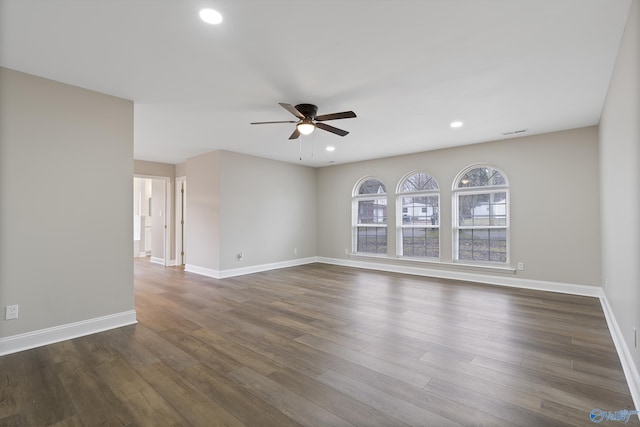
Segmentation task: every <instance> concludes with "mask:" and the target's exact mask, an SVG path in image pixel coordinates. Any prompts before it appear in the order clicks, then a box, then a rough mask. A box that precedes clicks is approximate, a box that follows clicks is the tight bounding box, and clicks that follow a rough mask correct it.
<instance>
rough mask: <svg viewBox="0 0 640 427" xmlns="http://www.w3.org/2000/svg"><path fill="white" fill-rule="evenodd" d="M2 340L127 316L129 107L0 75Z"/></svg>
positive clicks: (31, 78) (46, 82)
mask: <svg viewBox="0 0 640 427" xmlns="http://www.w3.org/2000/svg"><path fill="white" fill-rule="evenodd" d="M0 93H1V94H2V96H1V98H0V201H1V202H0V203H2V206H1V209H0V306H1V307H2V309H3V310H4V306H5V305H7V304H19V306H20V318H19V319H17V320H11V321H5V320H4V315H3V316H2V319H1V320H0V337H8V336H13V335H17V334H21V333H26V332H31V331H36V330H40V329H45V328H49V327H53V326H58V325H63V324H68V323H72V322H78V321H82V320H88V319H92V318H96V317H100V316H105V315H110V314H115V313H122V312H125V311H129V310H132V309H133V266H132V261H131V260H132V255H133V254H132V244H131V236H132V234H133V231H132V216H131V215H132V211H133V189H132V179H131V177H132V175H133V160H132V159H133V103H132V102H130V101H127V100H124V99H120V98H114V97H111V96H107V95H103V94H99V93H96V92H92V91H88V90H84V89H80V88H77V87H73V86H68V85H65V84H62V83H57V82H54V81H51V80H46V79H42V78H39V77H35V76H31V75H28V74H24V73H20V72H16V71H13V70H8V69H4V68H0Z"/></svg>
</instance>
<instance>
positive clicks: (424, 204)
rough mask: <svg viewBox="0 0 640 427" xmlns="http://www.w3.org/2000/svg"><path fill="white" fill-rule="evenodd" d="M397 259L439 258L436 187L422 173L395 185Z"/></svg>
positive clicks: (412, 174) (437, 193)
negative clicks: (402, 257) (396, 195)
mask: <svg viewBox="0 0 640 427" xmlns="http://www.w3.org/2000/svg"><path fill="white" fill-rule="evenodd" d="M397 194H398V197H397V200H396V207H397V215H396V221H397V228H398V233H397V238H398V244H397V248H398V255H399V256H406V257H429V258H438V257H440V187H439V186H438V182H437V181H436V180H435V179H434V178H433V177H432V176H431V175H429V174H427V173H424V172H412V173H411V174H409V175H407V176H406V177H405V178H404V179H403V180H402V181H400V184H399V185H398V191H397Z"/></svg>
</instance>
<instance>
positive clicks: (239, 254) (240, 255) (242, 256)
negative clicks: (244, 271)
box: [238, 252, 244, 261]
mask: <svg viewBox="0 0 640 427" xmlns="http://www.w3.org/2000/svg"><path fill="white" fill-rule="evenodd" d="M242 258H244V254H243V253H242V252H238V261H242Z"/></svg>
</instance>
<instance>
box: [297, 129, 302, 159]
mask: <svg viewBox="0 0 640 427" xmlns="http://www.w3.org/2000/svg"><path fill="white" fill-rule="evenodd" d="M298 145H299V147H300V161H302V135H300V136H299V137H298Z"/></svg>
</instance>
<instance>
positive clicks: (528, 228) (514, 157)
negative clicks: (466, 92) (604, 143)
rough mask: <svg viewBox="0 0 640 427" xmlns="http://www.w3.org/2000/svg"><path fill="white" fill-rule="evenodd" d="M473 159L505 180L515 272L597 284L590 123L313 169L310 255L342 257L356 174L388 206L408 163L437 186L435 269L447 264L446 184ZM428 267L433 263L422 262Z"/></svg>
mask: <svg viewBox="0 0 640 427" xmlns="http://www.w3.org/2000/svg"><path fill="white" fill-rule="evenodd" d="M474 163H488V164H491V165H494V166H496V167H497V168H499V169H501V170H502V171H503V172H504V173H505V174H506V175H507V177H508V179H509V181H510V184H511V233H510V235H511V264H512V266H515V265H516V263H517V262H524V263H525V270H524V271H518V272H517V275H518V277H520V278H524V279H533V280H541V281H551V282H561V283H570V284H580V285H592V286H599V285H600V280H601V272H600V249H599V247H600V233H599V231H598V230H599V226H600V216H599V210H600V209H599V182H598V179H599V176H598V130H597V128H596V127H589V128H582V129H576V130H570V131H565V132H556V133H550V134H545V135H537V136H529V137H523V138H518V139H510V140H503V141H495V142H489V143H484V144H476V145H470V146H465V147H459V148H453V149H446V150H438V151H430V152H425V153H418V154H412V155H406V156H398V157H391V158H385V159H379V160H372V161H366V162H358V163H352V164H347V165H337V166H331V167H325V168H322V169H319V170H318V230H319V232H318V255H319V256H322V257H329V258H342V259H344V258H348V256H347V255H345V249H349V250H350V249H351V195H352V191H353V187H354V185H355V184H356V182H357V181H358V180H360V179H361V178H362V177H364V176H366V175H372V176H375V177H377V178H379V179H381V180H382V181H383V182H384V183H385V184H386V187H387V192H388V194H389V199H388V203H389V205H390V206H394V203H395V194H394V192H395V188H396V186H397V185H398V182H399V181H400V179H401V178H402V177H403V176H404V175H405V174H406V173H408V172H410V171H412V170H425V171H427V172H428V173H430V174H431V175H433V176H434V177H435V178H436V179H437V180H438V182H439V184H440V190H441V193H440V203H441V214H440V218H441V239H440V241H441V247H440V253H441V261H442V262H445V263H449V264H446V265H443V266H440V268H455V267H453V266H452V265H451V264H450V263H451V261H452V238H451V232H452V231H451V220H450V219H451V197H452V196H451V187H452V184H453V181H454V179H455V177H456V175H457V174H458V173H459V172H460V171H461V170H462V169H464V168H466V167H467V166H469V165H471V164H474ZM388 214H389V230H388V233H389V235H388V251H389V252H388V256H389V259H388V260H386V262H394V261H393V260H394V259H396V258H395V253H396V250H395V249H396V248H395V246H396V245H395V210H394V209H393V208H391V209H389V213H388ZM381 261H383V262H385V260H381ZM396 262H397V261H396ZM417 265H419V264H417ZM429 268H438V266H437V265H433V264H430V265H429ZM491 274H495V272H491ZM509 274H512V273H509Z"/></svg>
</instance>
